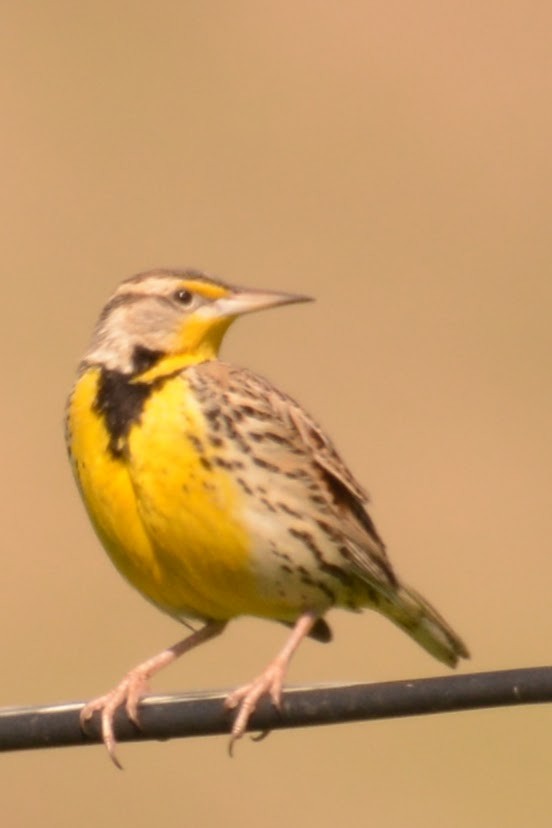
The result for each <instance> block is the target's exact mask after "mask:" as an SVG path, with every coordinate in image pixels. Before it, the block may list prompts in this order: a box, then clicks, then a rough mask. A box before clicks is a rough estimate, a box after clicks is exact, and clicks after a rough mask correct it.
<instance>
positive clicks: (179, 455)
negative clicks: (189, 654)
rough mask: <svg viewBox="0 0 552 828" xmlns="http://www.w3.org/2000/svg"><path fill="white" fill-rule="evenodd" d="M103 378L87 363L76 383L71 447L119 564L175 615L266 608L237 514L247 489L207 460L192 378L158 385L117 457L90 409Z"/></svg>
mask: <svg viewBox="0 0 552 828" xmlns="http://www.w3.org/2000/svg"><path fill="white" fill-rule="evenodd" d="M98 379H99V372H98V371H96V370H89V371H88V372H86V373H85V374H84V375H83V376H82V377H81V378H80V380H79V382H78V384H77V386H76V389H75V392H74V394H73V396H72V399H71V401H70V406H69V413H68V427H69V440H70V446H69V447H70V453H71V457H72V461H73V466H74V470H75V475H76V478H77V482H78V484H79V488H80V490H81V493H82V496H83V500H84V503H85V505H86V508H87V510H88V513H89V515H90V518H91V520H92V523H93V525H94V527H95V529H96V531H97V533H98V535H99V537H100V539H101V541H102V543H103V545H104V546H105V548H106V550H107V552H108V553H109V555H110V557H111V559H112V560H113V562H114V564H115V566H116V567H117V568H118V569H119V571H120V572H121V573H122V574H123V575H124V576H125V577H126V578H127V579H128V580H129V581H130V583H131V584H132V585H133V586H134V587H136V588H137V589H138V590H139V591H140V592H141V593H143V594H144V595H145V596H146V597H147V598H148V599H149V600H151V601H152V602H154V603H155V604H157V605H158V606H159V607H160V608H162V609H163V610H165V611H166V612H168V613H169V614H171V615H173V616H175V617H185V616H197V617H201V618H213V619H221V620H223V619H229V618H232V617H234V616H236V615H242V614H252V615H266V614H268V613H269V608H268V607H267V606H266V605H265V604H264V602H263V601H262V600H261V599H260V598H259V596H258V589H257V588H256V582H255V576H254V573H253V570H252V566H251V560H250V551H251V550H250V540H249V537H248V533H247V531H246V529H245V527H244V526H243V525H242V524H241V523H240V515H241V513H242V504H241V499H242V494H241V491H240V489H239V487H238V486H237V484H236V483H235V482H234V480H233V479H232V477H231V476H230V475H229V474H228V472H227V471H226V470H225V469H221V468H219V467H218V466H216V465H215V464H213V463H211V462H210V454H211V449H210V448H209V443H208V441H207V433H206V432H207V429H206V424H205V421H204V419H203V416H202V414H201V411H200V410H199V408H198V407H197V405H196V403H195V400H194V398H193V396H192V395H191V394H190V393H189V389H188V387H187V384H186V382H185V380H184V379H183V378H182V377H181V376H179V377H176V378H174V379H171V380H169V381H167V382H166V383H165V384H164V385H162V386H161V387H159V388H157V389H156V390H155V391H153V393H152V394H151V396H150V397H149V399H148V400H147V401H146V403H145V406H144V409H143V411H142V414H141V417H140V419H139V421H138V422H137V423H135V424H134V425H133V426H132V427H131V429H130V432H129V434H128V438H127V440H128V442H127V450H126V451H125V452H124V453H123V454H122V455H121V457H115V456H113V454H112V453H110V451H109V449H108V444H109V435H108V432H107V429H106V426H105V423H104V420H103V417H102V416H101V415H100V414H99V413H98V412H96V411H95V410H94V408H93V402H94V399H95V397H96V391H97V385H98ZM197 441H200V443H201V446H202V449H201V450H200V449H199V448H198V446H199V444H198V442H197Z"/></svg>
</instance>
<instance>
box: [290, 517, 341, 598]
mask: <svg viewBox="0 0 552 828" xmlns="http://www.w3.org/2000/svg"><path fill="white" fill-rule="evenodd" d="M288 532H289V534H290V535H291V536H292V537H293V538H296V539H297V540H300V541H301V542H302V543H303V544H304V545H305V546H306V547H307V549H308V550H309V552H312V554H313V555H314V558H315V559H316V562H317V563H318V566H319V567H320V569H321V570H322V572H325V573H326V574H327V575H331V576H332V578H336V579H337V580H338V581H341V583H343V584H345V585H346V586H349V585H350V582H351V578H350V576H349V575H348V574H347V573H346V572H343V570H342V569H340V567H339V566H336V565H335V564H330V563H328V562H327V561H326V560H324V556H323V554H322V552H321V551H320V549H319V548H318V546H317V544H316V541H315V539H314V535H312V534H311V533H310V532H308V531H307V530H306V529H295V527H293V526H290V527H289V529H288Z"/></svg>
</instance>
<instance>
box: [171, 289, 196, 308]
mask: <svg viewBox="0 0 552 828" xmlns="http://www.w3.org/2000/svg"><path fill="white" fill-rule="evenodd" d="M174 298H175V300H176V301H177V302H178V304H179V305H182V306H183V307H185V308H189V307H190V305H191V304H192V302H193V301H194V294H193V293H191V291H189V290H184V288H181V289H180V290H176V291H175V292H174Z"/></svg>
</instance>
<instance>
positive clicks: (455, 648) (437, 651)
mask: <svg viewBox="0 0 552 828" xmlns="http://www.w3.org/2000/svg"><path fill="white" fill-rule="evenodd" d="M378 610H379V611H380V612H382V613H384V615H386V616H387V617H388V618H390V620H391V621H393V622H394V623H395V624H397V625H398V626H399V627H400V628H401V629H402V630H404V632H405V633H407V634H408V635H409V636H411V638H413V639H414V641H417V642H418V644H420V645H421V646H422V647H423V648H424V649H425V650H427V652H428V653H430V654H431V655H432V656H434V657H435V658H437V659H438V660H439V661H442V662H443V663H444V664H448V666H449V667H455V666H456V664H457V663H458V660H459V659H460V658H469V655H470V654H469V652H468V649H467V647H466V645H465V644H464V642H463V641H462V639H461V638H460V637H459V636H458V635H457V634H456V633H455V632H454V630H453V629H452V628H451V627H449V625H448V624H447V622H446V621H445V620H444V618H442V617H441V616H440V615H439V613H438V612H437V610H435V609H434V608H433V607H432V606H431V604H429V603H428V602H427V601H426V600H425V598H422V596H421V595H420V594H419V593H418V592H416V591H415V590H414V589H412V588H411V587H409V586H406V585H404V584H401V585H400V586H399V588H398V589H397V590H396V591H395V592H393V593H391V594H389V595H387V596H386V597H385V598H384V600H383V602H382V603H380V605H379V606H378Z"/></svg>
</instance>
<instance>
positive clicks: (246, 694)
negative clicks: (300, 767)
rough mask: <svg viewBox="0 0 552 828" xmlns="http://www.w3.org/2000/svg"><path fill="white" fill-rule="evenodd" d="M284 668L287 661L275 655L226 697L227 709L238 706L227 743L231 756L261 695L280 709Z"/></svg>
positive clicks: (233, 708)
mask: <svg viewBox="0 0 552 828" xmlns="http://www.w3.org/2000/svg"><path fill="white" fill-rule="evenodd" d="M286 668H287V662H286V661H284V660H283V659H282V658H280V657H276V658H275V659H274V660H273V661H271V662H270V664H269V665H268V667H267V668H266V670H264V671H263V672H262V673H261V674H260V675H259V676H257V678H255V679H253V681H251V682H249V683H248V684H244V685H243V686H242V687H238V688H237V689H236V690H234V691H233V692H232V693H230V695H229V696H228V697H227V698H226V701H225V702H224V705H225V707H226V708H227V709H228V710H235V709H236V708H239V709H238V713H237V715H236V718H235V720H234V724H233V725H232V732H231V734H230V743H229V745H228V752H229V753H230V756H232V753H233V750H234V744H235V743H236V742H237V740H238V739H241V737H242V736H243V734H244V733H245V731H246V730H247V725H248V722H249V719H250V718H251V716H252V714H253V713H254V712H255V709H256V707H257V703H258V702H259V700H260V699H261V698H262V697H263V696H265V695H269V696H270V699H271V701H272V704H273V705H274V707H275V708H276V709H277V710H280V709H281V706H282V687H283V684H284V678H285V675H286ZM266 732H267V731H265V733H266Z"/></svg>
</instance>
